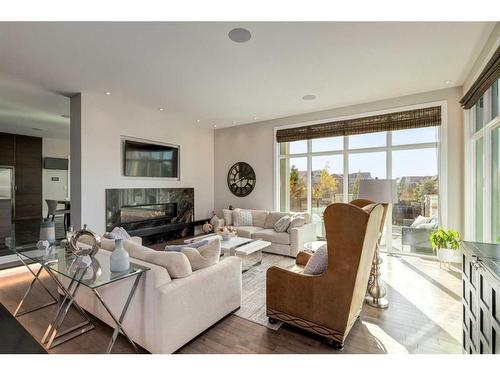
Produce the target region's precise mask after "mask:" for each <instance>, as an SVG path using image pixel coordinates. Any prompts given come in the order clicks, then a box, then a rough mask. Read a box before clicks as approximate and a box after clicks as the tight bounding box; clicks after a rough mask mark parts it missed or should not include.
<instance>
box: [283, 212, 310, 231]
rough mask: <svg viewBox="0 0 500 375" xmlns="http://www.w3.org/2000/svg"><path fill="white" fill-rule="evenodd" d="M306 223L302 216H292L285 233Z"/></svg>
mask: <svg viewBox="0 0 500 375" xmlns="http://www.w3.org/2000/svg"><path fill="white" fill-rule="evenodd" d="M306 222H307V219H306V218H305V217H304V216H302V215H294V216H292V218H291V220H290V225H289V226H288V229H287V232H288V233H290V231H291V230H292V229H293V228H298V227H301V226H302V225H304V224H305V223H306Z"/></svg>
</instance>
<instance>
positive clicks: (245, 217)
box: [233, 210, 252, 227]
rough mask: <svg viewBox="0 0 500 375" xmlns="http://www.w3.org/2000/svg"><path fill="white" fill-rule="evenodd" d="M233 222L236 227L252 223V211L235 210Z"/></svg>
mask: <svg viewBox="0 0 500 375" xmlns="http://www.w3.org/2000/svg"><path fill="white" fill-rule="evenodd" d="M233 224H234V226H235V227H241V226H250V225H252V213H251V212H250V211H248V210H235V211H234V212H233Z"/></svg>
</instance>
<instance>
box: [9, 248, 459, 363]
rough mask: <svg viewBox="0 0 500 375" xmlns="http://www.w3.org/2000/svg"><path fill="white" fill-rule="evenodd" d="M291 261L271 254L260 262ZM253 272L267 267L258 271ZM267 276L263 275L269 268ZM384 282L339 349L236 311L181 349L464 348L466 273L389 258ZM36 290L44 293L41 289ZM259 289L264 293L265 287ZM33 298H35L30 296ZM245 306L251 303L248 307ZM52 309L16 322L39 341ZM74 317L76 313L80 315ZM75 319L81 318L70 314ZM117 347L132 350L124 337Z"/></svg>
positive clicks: (92, 340) (98, 333)
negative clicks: (384, 291) (385, 303)
mask: <svg viewBox="0 0 500 375" xmlns="http://www.w3.org/2000/svg"><path fill="white" fill-rule="evenodd" d="M275 262H281V263H282V264H283V263H286V262H288V260H286V258H282V257H279V256H272V255H270V256H267V257H266V258H265V261H264V262H263V265H262V267H265V268H267V267H269V266H270V265H272V264H274V263H275ZM254 274H255V275H258V274H262V272H254ZM264 274H265V273H264ZM383 275H384V281H385V282H386V285H387V288H388V296H387V297H388V299H389V301H390V307H389V309H387V310H377V309H375V308H372V307H370V306H368V305H366V304H365V305H364V308H363V311H362V313H361V317H360V319H359V320H358V321H357V322H356V324H355V325H354V327H353V329H352V331H351V333H350V335H349V337H348V338H347V341H346V344H345V347H344V350H343V351H340V352H338V351H335V350H334V349H332V348H330V347H329V346H327V345H326V344H324V343H323V341H322V340H321V339H318V338H317V337H315V336H313V335H311V334H308V333H305V332H303V331H300V330H298V329H295V328H293V327H290V326H287V325H283V326H281V328H279V330H277V331H274V330H272V329H269V328H266V327H264V326H263V325H259V324H256V323H254V322H252V321H250V320H247V319H243V318H241V317H238V316H235V315H234V314H231V315H229V316H227V317H226V318H224V319H223V320H221V321H220V322H218V323H217V324H216V325H214V326H212V327H211V328H209V329H208V330H207V331H205V332H203V333H202V334H201V335H199V336H198V337H196V338H195V339H193V340H192V341H191V342H189V343H187V344H186V345H185V346H184V347H182V348H181V349H180V350H179V351H178V353H185V354H192V353H332V354H339V353H461V313H462V312H461V301H460V298H461V297H460V294H461V274H460V271H459V269H455V268H454V269H452V270H449V271H448V270H444V269H441V268H440V267H439V263H437V262H436V261H433V260H426V259H420V258H414V257H401V258H399V257H392V256H384V264H383ZM251 276H252V274H251V273H247V275H244V288H245V287H247V288H252V285H254V286H255V288H262V286H261V285H262V282H261V281H259V280H257V279H255V277H256V276H254V278H252V277H251ZM30 280H31V279H30V277H29V276H28V275H27V274H26V273H13V272H12V271H2V272H0V302H2V303H3V304H4V305H5V306H6V307H7V308H8V309H9V311H11V312H13V311H14V309H15V307H16V305H17V303H18V301H19V300H20V299H21V297H22V294H23V293H24V291H25V290H26V287H27V284H28V283H29V281H30ZM37 290H38V291H39V293H34V295H35V296H36V297H38V298H40V299H43V298H44V294H43V292H41V291H40V290H41V289H37ZM259 293H263V291H260V292H259ZM252 294H258V292H257V290H254V291H249V290H247V291H246V292H245V293H244V295H246V296H247V298H246V300H247V303H248V301H254V302H253V303H254V306H253V308H254V309H255V311H257V309H258V307H259V306H258V305H259V303H260V302H257V303H256V302H255V301H260V300H261V299H259V298H260V297H259V298H257V299H255V298H253V297H252V298H253V299H252V298H251V296H252ZM32 302H33V303H36V302H37V301H36V300H34V299H33V300H32ZM245 303H246V302H245V298H244V301H243V304H244V306H243V308H242V309H249V308H250V307H249V306H248V305H245ZM52 314H53V307H52V306H51V307H49V308H46V309H42V310H39V311H37V312H34V313H31V314H27V315H25V316H21V317H20V318H19V321H20V322H21V323H22V324H23V326H24V327H26V328H27V330H28V331H29V332H30V333H31V334H32V335H33V336H34V337H35V338H36V339H37V340H39V339H40V338H41V336H42V335H43V332H44V330H45V328H46V327H47V324H48V323H49V321H50V319H51V317H52ZM75 316H76V314H75ZM73 319H77V318H76V317H73ZM111 333H112V330H111V328H109V327H108V326H106V325H105V324H102V323H100V324H98V326H97V328H96V329H94V330H93V331H91V332H89V333H86V334H85V335H83V336H80V337H78V338H76V339H74V340H71V341H69V342H67V343H65V344H63V345H60V346H58V347H55V348H54V349H52V350H51V351H50V352H51V353H99V352H102V351H103V350H104V348H105V347H106V345H107V343H108V340H109V337H110V335H111ZM113 352H114V353H131V352H132V349H131V347H130V345H129V344H128V343H127V342H126V340H125V339H124V338H123V337H121V336H120V337H119V339H118V340H117V342H116V344H115V347H114V350H113Z"/></svg>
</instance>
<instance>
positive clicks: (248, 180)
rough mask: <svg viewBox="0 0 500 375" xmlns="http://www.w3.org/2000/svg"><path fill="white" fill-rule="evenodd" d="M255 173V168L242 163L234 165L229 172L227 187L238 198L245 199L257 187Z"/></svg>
mask: <svg viewBox="0 0 500 375" xmlns="http://www.w3.org/2000/svg"><path fill="white" fill-rule="evenodd" d="M255 181H256V179H255V172H254V170H253V168H252V167H251V166H250V165H249V164H247V163H245V162H242V161H239V162H238V163H236V164H234V165H233V166H232V167H231V168H230V169H229V172H227V187H228V188H229V190H231V193H233V194H234V195H236V196H237V197H245V196H247V195H248V194H250V193H251V192H252V190H253V188H254V187H255Z"/></svg>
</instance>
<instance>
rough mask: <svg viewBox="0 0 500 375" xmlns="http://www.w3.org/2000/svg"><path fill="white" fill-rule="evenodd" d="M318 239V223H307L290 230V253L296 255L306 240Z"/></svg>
mask: <svg viewBox="0 0 500 375" xmlns="http://www.w3.org/2000/svg"><path fill="white" fill-rule="evenodd" d="M315 240H316V224H315V223H307V224H304V225H302V226H301V227H297V228H292V229H291V230H290V255H291V256H296V255H297V253H298V252H299V251H300V250H302V249H303V248H304V244H305V243H306V242H310V241H315Z"/></svg>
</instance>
